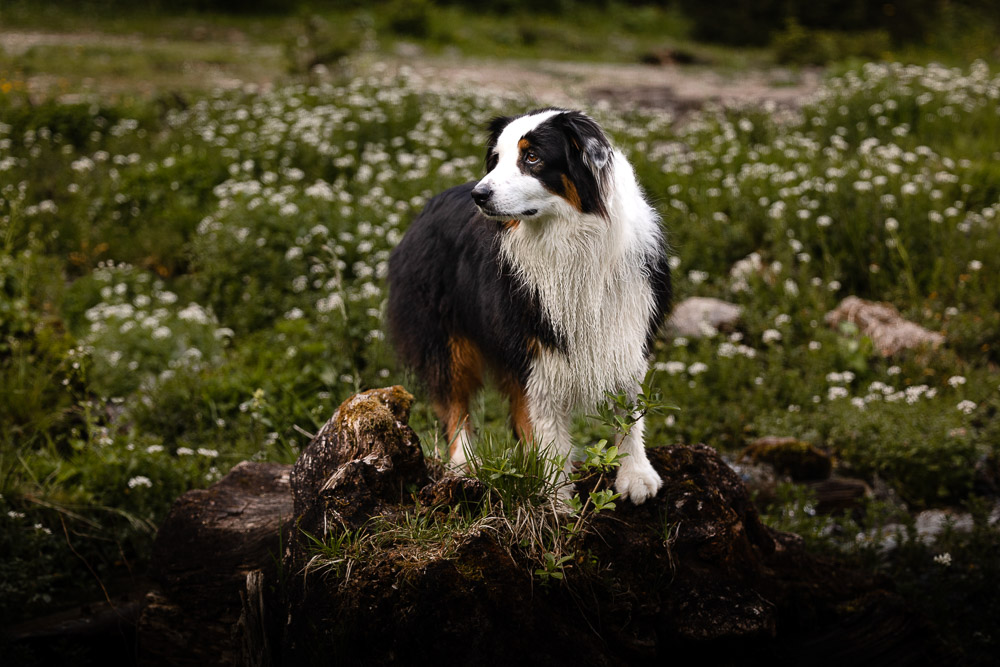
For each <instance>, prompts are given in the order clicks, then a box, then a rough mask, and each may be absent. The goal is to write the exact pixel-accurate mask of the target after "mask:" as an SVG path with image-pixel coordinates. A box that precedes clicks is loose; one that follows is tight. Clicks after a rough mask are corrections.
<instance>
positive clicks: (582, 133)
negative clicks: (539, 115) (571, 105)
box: [559, 111, 612, 180]
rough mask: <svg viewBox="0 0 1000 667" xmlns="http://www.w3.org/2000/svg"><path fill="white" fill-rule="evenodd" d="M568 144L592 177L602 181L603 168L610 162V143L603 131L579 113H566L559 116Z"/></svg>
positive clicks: (588, 117) (592, 120) (590, 119)
mask: <svg viewBox="0 0 1000 667" xmlns="http://www.w3.org/2000/svg"><path fill="white" fill-rule="evenodd" d="M559 118H560V120H561V121H562V124H563V127H564V128H565V130H566V135H567V138H568V139H569V140H570V144H571V145H572V146H573V147H574V148H576V150H578V151H580V154H581V156H582V157H583V162H584V164H586V165H587V166H588V167H589V168H590V170H591V171H592V172H593V174H594V177H595V178H597V179H598V180H602V178H601V175H602V173H603V171H604V168H605V167H606V166H608V162H609V161H610V160H611V151H612V148H611V142H610V141H609V140H608V137H607V135H606V134H604V130H602V129H601V126H600V125H598V124H597V123H596V122H595V121H594V119H593V118H591V117H590V116H587V115H586V114H582V113H580V112H579V111H567V112H566V113H563V114H561V115H560V117H559Z"/></svg>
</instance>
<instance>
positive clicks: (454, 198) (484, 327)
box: [388, 183, 565, 400]
mask: <svg viewBox="0 0 1000 667" xmlns="http://www.w3.org/2000/svg"><path fill="white" fill-rule="evenodd" d="M474 186H475V183H466V184H465V185H459V186H457V187H454V188H451V189H450V190H446V191H445V192H443V193H441V194H440V195H437V196H436V197H434V198H433V199H431V200H430V202H428V204H427V206H426V207H425V208H424V210H423V211H422V212H421V213H420V215H418V216H417V218H416V219H415V220H414V221H413V224H412V225H411V227H410V229H409V230H408V231H407V233H406V235H405V236H404V237H403V240H402V241H400V243H399V245H398V246H396V248H395V249H394V250H393V251H392V255H391V256H390V258H389V284H390V291H389V310H388V316H389V317H388V321H389V328H390V335H391V336H392V339H393V342H394V344H395V346H396V350H397V353H398V354H399V356H400V358H401V360H402V361H403V363H405V364H406V365H407V366H409V367H411V368H413V369H414V370H415V371H416V372H417V374H418V376H419V377H420V378H421V379H422V380H423V381H424V382H425V383H427V385H428V389H429V390H430V391H431V394H432V396H433V397H434V398H435V399H438V400H445V399H446V398H447V397H448V394H449V388H450V381H451V378H450V364H451V360H450V351H449V347H448V343H449V340H451V339H452V338H453V337H455V336H459V337H463V338H467V339H469V340H472V341H475V343H476V344H477V345H478V347H479V349H480V351H481V352H482V354H483V356H484V358H485V359H486V361H487V362H488V363H489V365H490V366H492V367H494V368H495V369H497V370H500V371H502V372H510V373H513V374H514V375H515V377H516V379H517V380H518V381H519V382H520V383H521V384H522V385H523V384H524V382H525V381H526V380H527V374H528V368H529V365H530V362H531V355H532V351H533V350H535V349H536V345H535V342H536V341H537V343H538V344H540V345H544V346H546V347H549V348H554V349H565V342H564V341H563V340H561V339H560V337H559V336H557V335H556V333H555V331H554V330H553V328H552V326H551V325H550V324H549V323H548V322H547V321H546V320H545V318H544V317H543V315H542V311H541V308H540V307H539V304H538V300H537V297H535V296H534V295H533V294H531V293H530V291H529V290H528V289H526V287H525V286H524V285H523V284H522V283H521V282H520V280H519V279H518V278H517V277H516V276H515V275H514V273H513V271H512V270H511V267H510V266H509V265H508V264H507V263H506V262H505V261H503V260H502V258H501V257H500V254H499V243H498V239H497V236H498V235H499V234H502V233H504V229H503V223H500V222H497V221H495V220H490V219H489V218H486V217H484V216H483V215H482V214H481V213H480V212H479V210H478V209H477V208H476V207H475V205H474V204H473V203H472V198H471V196H470V192H472V188H473V187H474Z"/></svg>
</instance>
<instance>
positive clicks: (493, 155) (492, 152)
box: [486, 116, 514, 174]
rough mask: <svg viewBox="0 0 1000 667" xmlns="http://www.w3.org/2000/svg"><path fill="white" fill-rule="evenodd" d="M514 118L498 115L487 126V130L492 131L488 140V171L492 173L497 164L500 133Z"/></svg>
mask: <svg viewBox="0 0 1000 667" xmlns="http://www.w3.org/2000/svg"><path fill="white" fill-rule="evenodd" d="M512 120H514V119H513V118H511V117H510V116H497V117H496V118H494V119H493V120H491V121H490V124H489V125H487V126H486V131H487V132H489V133H490V138H489V140H488V141H487V142H486V173H487V174H488V173H490V172H491V171H493V169H494V168H495V167H496V166H497V151H496V149H497V141H499V140H500V133H501V132H503V129H504V128H505V127H507V125H509V124H510V121H512Z"/></svg>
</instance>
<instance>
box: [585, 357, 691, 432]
mask: <svg viewBox="0 0 1000 667" xmlns="http://www.w3.org/2000/svg"><path fill="white" fill-rule="evenodd" d="M655 380H656V371H655V369H650V370H649V371H648V372H647V373H646V377H645V378H643V381H642V383H641V384H640V386H639V391H638V392H637V393H636V394H635V397H634V398H633V397H632V396H631V395H630V394H629V393H628V392H606V393H605V398H606V399H607V400H606V401H605V402H604V403H601V404H600V405H598V406H597V414H596V415H591V419H596V420H597V421H599V422H600V423H602V424H604V425H605V426H609V427H611V428H613V429H614V430H615V431H616V432H617V433H619V434H620V435H621V436H622V437H625V436H626V435H628V434H629V433H630V432H631V431H632V427H633V426H635V424H636V422H638V421H639V420H640V419H642V418H643V417H644V416H646V415H647V414H651V415H655V414H660V413H662V412H663V411H664V410H677V409H679V408H677V406H674V405H670V404H668V403H666V402H664V400H663V394H662V393H661V391H660V389H659V388H658V387H657V385H656V384H655Z"/></svg>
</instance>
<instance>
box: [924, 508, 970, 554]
mask: <svg viewBox="0 0 1000 667" xmlns="http://www.w3.org/2000/svg"><path fill="white" fill-rule="evenodd" d="M913 525H914V528H915V529H916V531H917V539H918V540H920V541H921V542H923V543H924V544H927V545H930V544H933V543H934V541H935V540H937V538H938V537H939V536H940V535H941V533H943V532H945V530H949V529H950V530H954V531H956V532H961V533H967V532H969V531H971V530H972V526H973V521H972V515H971V514H969V513H968V512H953V511H951V510H943V509H933V510H924V511H923V512H921V513H920V514H918V515H917V518H916V519H915V520H914V522H913Z"/></svg>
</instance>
